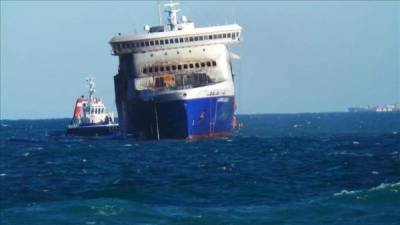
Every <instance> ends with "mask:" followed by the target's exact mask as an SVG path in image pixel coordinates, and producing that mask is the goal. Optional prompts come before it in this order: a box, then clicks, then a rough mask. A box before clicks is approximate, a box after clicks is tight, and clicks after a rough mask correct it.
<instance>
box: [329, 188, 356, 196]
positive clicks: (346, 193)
mask: <svg viewBox="0 0 400 225" xmlns="http://www.w3.org/2000/svg"><path fill="white" fill-rule="evenodd" d="M359 192H360V191H348V190H346V189H344V190H342V191H340V192H338V193H335V194H333V195H334V196H341V195H351V194H356V193H359Z"/></svg>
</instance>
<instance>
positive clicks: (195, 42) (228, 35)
mask: <svg viewBox="0 0 400 225" xmlns="http://www.w3.org/2000/svg"><path fill="white" fill-rule="evenodd" d="M165 6H166V10H165V12H167V13H168V23H167V24H165V25H159V26H152V27H150V26H148V25H146V26H145V27H144V30H145V33H144V34H138V35H120V34H119V35H118V36H115V37H113V38H112V40H111V41H110V44H111V46H112V52H113V54H114V55H116V56H118V57H119V68H118V73H117V74H116V75H115V77H114V85H115V94H116V105H117V110H118V118H119V125H120V130H121V131H122V132H123V133H125V134H128V135H129V134H130V135H134V136H139V137H144V138H148V139H160V138H188V139H194V138H202V137H221V136H229V135H231V133H232V130H233V126H234V121H235V116H234V111H235V108H236V105H235V91H234V83H233V82H234V74H233V72H232V62H231V61H232V59H233V58H238V56H237V55H235V54H234V53H232V52H231V51H230V49H229V45H232V44H237V43H239V42H240V35H241V30H242V28H241V27H240V26H239V25H237V24H231V25H223V26H211V27H201V28H197V27H195V24H194V22H192V21H190V20H188V19H187V18H186V17H185V16H182V17H181V18H180V19H178V15H177V13H178V12H179V11H180V10H179V9H177V6H178V3H176V2H169V3H167V4H165ZM160 18H161V17H160ZM160 21H161V19H160Z"/></svg>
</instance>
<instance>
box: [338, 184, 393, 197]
mask: <svg viewBox="0 0 400 225" xmlns="http://www.w3.org/2000/svg"><path fill="white" fill-rule="evenodd" d="M386 188H400V182H397V183H392V184H391V183H381V184H380V185H378V186H376V187H372V188H370V189H368V190H367V192H369V191H377V190H382V189H386ZM362 191H363V190H353V191H348V190H346V189H344V190H342V191H340V192H337V193H334V194H333V195H334V196H342V195H352V194H357V193H360V192H362Z"/></svg>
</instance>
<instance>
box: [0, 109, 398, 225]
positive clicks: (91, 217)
mask: <svg viewBox="0 0 400 225" xmlns="http://www.w3.org/2000/svg"><path fill="white" fill-rule="evenodd" d="M238 120H239V121H241V122H243V124H244V126H243V128H242V129H241V130H238V131H236V132H235V134H234V135H233V136H232V137H229V138H219V139H201V140H161V141H149V140H147V141H146V140H135V139H131V138H121V137H116V136H110V137H91V138H81V137H67V136H65V135H64V134H63V132H64V128H65V126H66V125H67V124H68V123H69V121H70V120H69V119H47V120H1V121H0V123H1V127H0V129H1V130H0V138H1V139H0V147H1V148H0V149H1V150H0V154H1V165H0V185H1V196H0V210H1V211H0V224H2V225H6V224H18V225H22V224H37V225H46V224H74V225H75V224H82V225H100V224H104V225H107V224H140V225H150V224H181V225H195V224H211V225H212V224H249V225H253V224H294V225H297V224H307V225H313V224H318V225H320V224H340V225H342V224H356V225H360V224H362V225H368V224H373V225H386V224H393V225H395V224H396V225H397V224H400V114H399V113H306V114H265V115H241V116H239V117H238Z"/></svg>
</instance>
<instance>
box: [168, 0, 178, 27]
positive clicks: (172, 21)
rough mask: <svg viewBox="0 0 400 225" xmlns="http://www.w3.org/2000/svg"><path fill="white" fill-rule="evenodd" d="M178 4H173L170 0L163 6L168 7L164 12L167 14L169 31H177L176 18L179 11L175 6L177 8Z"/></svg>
mask: <svg viewBox="0 0 400 225" xmlns="http://www.w3.org/2000/svg"><path fill="white" fill-rule="evenodd" d="M178 5H179V3H178V2H174V1H172V0H170V1H169V3H167V4H164V6H166V7H168V8H167V9H166V10H165V12H166V13H168V22H169V24H168V25H169V27H170V30H171V31H175V30H177V29H178V28H177V25H178V18H177V13H178V12H179V11H181V10H180V9H177V8H176V6H178Z"/></svg>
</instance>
